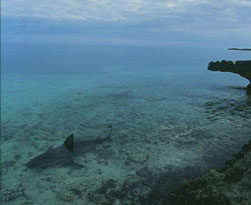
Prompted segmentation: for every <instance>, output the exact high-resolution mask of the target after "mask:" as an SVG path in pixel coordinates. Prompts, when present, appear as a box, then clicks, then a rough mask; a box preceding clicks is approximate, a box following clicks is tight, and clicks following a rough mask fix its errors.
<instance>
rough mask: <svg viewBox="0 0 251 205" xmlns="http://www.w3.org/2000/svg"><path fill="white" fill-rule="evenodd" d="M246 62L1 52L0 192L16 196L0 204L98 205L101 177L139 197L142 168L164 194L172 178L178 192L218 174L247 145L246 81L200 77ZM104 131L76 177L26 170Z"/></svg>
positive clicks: (80, 49) (71, 50)
mask: <svg viewBox="0 0 251 205" xmlns="http://www.w3.org/2000/svg"><path fill="white" fill-rule="evenodd" d="M249 58H250V56H249V55H248V54H246V53H241V52H234V51H226V50H222V49H214V50H213V49H206V48H205V49H201V48H198V49H197V48H182V47H169V48H164V47H161V48H159V47H125V46H124V47H118V46H110V47H109V46H84V45H40V44H39V43H38V44H37V45H22V44H18V45H14V44H12V45H3V46H2V102H1V103H2V143H1V149H2V163H3V166H2V170H3V171H2V174H3V175H2V176H3V183H2V186H3V190H5V191H6V190H7V192H6V193H7V194H6V195H8V193H9V192H8V190H12V191H13V192H15V193H16V195H17V197H16V198H15V197H14V198H13V199H10V200H9V199H5V202H6V203H8V204H21V203H25V202H26V203H28V202H29V203H34V204H43V202H44V200H45V199H46V200H48V204H67V203H68V202H67V199H68V200H69V201H70V202H71V203H74V204H82V203H83V201H84V202H85V203H89V204H98V203H100V202H101V201H102V200H104V201H105V199H100V195H102V194H100V193H96V192H95V189H97V188H98V187H100V184H102V182H105V181H109V180H110V179H113V180H114V181H115V182H116V184H117V185H116V186H117V188H116V189H119V188H118V187H119V185H121V184H123V183H125V182H126V183H129V182H130V183H131V181H134V182H135V181H136V182H137V183H136V184H137V186H141V187H140V189H143V188H144V186H146V185H143V183H142V184H141V182H142V180H143V179H142V176H140V175H139V174H137V173H138V171H139V170H142V169H143V168H144V169H148V170H150V172H151V173H154V176H156V177H158V175H161V173H163V172H168V173H169V172H170V173H169V176H170V179H168V180H169V181H168V180H167V184H168V183H170V184H169V185H168V186H167V187H168V188H170V189H172V187H175V186H174V185H173V184H175V182H174V181H172V180H171V178H172V173H179V172H180V173H185V174H183V175H184V176H185V177H184V176H183V175H182V177H180V178H179V177H178V179H176V178H175V180H177V184H182V183H184V182H185V181H186V180H187V179H188V178H189V177H190V176H191V175H193V174H191V171H189V172H188V171H187V172H186V171H184V170H187V169H189V170H193V171H192V173H194V175H196V174H200V173H201V172H203V171H206V170H207V169H209V168H217V167H220V166H222V165H223V164H224V162H225V161H226V160H227V159H229V158H230V157H231V155H232V154H233V153H234V152H236V151H237V150H238V149H239V148H240V147H241V146H242V145H243V144H245V143H246V142H247V141H248V140H249V139H250V136H251V135H250V134H251V127H250V123H251V118H250V116H251V99H250V96H248V95H247V94H246V92H245V90H242V89H238V88H239V87H244V86H246V85H247V83H248V81H247V80H245V79H243V78H241V77H239V76H237V75H233V74H229V73H217V72H209V71H207V64H208V62H209V61H211V60H222V59H226V60H238V59H249ZM106 124H112V125H113V127H114V130H113V140H112V142H111V144H108V145H107V146H108V148H107V147H103V148H101V149H99V151H98V152H97V153H96V152H94V153H90V154H87V155H85V156H80V157H79V158H77V159H76V160H77V161H78V162H79V163H81V164H85V168H84V169H83V170H84V171H83V170H74V171H71V169H69V168H67V167H66V168H65V167H59V168H58V167H53V168H51V169H47V170H43V171H40V172H36V171H33V170H30V169H27V168H26V163H27V162H28V161H29V160H30V159H31V158H33V157H35V156H37V155H39V154H41V153H43V152H44V151H46V150H47V149H48V148H49V147H50V146H56V145H60V144H61V143H62V142H63V141H64V139H65V137H66V136H67V135H69V134H70V133H74V134H75V136H76V139H77V140H85V139H87V138H88V139H90V138H92V139H95V138H96V137H103V136H104V135H105V132H106V131H105V130H104V127H105V125H106ZM104 156H106V157H104ZM100 160H101V162H100ZM102 160H103V161H102ZM69 170H70V171H69ZM97 170H99V171H97ZM148 177H149V176H148ZM151 177H152V176H151ZM143 178H144V177H143ZM144 179H145V180H146V179H147V176H145V178H144ZM87 181H88V183H87ZM81 182H83V183H87V184H88V185H86V187H84V188H83V183H81ZM72 187H73V188H72ZM134 188H135V189H138V188H139V187H134ZM146 188H148V189H151V187H150V186H146ZM72 189H74V190H75V189H78V190H79V192H78V193H79V195H81V197H78V196H75V195H74V193H73V191H71V190H72ZM20 190H23V191H20ZM121 190H122V188H121ZM62 192H64V193H68V195H69V196H68V195H67V194H66V196H65V195H64V194H62ZM18 193H19V194H18ZM24 193H25V194H24ZM60 193H61V194H60ZM95 193H96V194H95ZM142 193H143V191H142ZM146 193H147V192H146ZM88 194H89V195H91V196H95V197H96V198H95V197H94V198H93V197H90V196H89V195H88ZM67 197H68V198H67ZM106 200H107V199H106ZM117 200H118V201H120V202H118V203H125V201H127V203H129V202H128V201H130V197H129V198H128V197H124V198H123V197H122V198H121V199H117ZM156 203H157V202H156Z"/></svg>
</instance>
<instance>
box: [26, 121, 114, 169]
mask: <svg viewBox="0 0 251 205" xmlns="http://www.w3.org/2000/svg"><path fill="white" fill-rule="evenodd" d="M107 128H109V133H108V134H107V136H106V137H105V138H97V139H95V140H86V141H80V142H78V143H74V135H73V134H70V135H69V136H68V137H67V138H66V139H65V141H64V143H63V144H62V145H60V146H58V147H50V148H48V150H47V151H45V152H44V153H42V154H40V155H38V156H36V157H34V158H32V159H31V160H30V161H29V162H28V163H27V167H28V168H30V169H47V168H51V167H71V168H73V169H76V168H82V167H84V166H83V165H81V164H78V163H76V162H74V158H75V157H76V156H79V155H83V154H86V153H88V152H92V151H95V150H96V146H97V145H99V144H103V143H104V142H109V141H111V135H112V125H108V126H107Z"/></svg>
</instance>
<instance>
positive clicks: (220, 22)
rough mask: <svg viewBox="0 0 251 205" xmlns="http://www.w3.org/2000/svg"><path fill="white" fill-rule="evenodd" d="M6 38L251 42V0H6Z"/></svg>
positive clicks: (217, 43) (190, 43) (3, 7)
mask: <svg viewBox="0 0 251 205" xmlns="http://www.w3.org/2000/svg"><path fill="white" fill-rule="evenodd" d="M1 17H2V42H3V43H54V44H55V43H59V44H62V43H65V44H81V43H82V44H108V45H109V44H111V45H157V46H176V45H180V46H188V47H189V46H191V47H251V0H221V1H219V0H1Z"/></svg>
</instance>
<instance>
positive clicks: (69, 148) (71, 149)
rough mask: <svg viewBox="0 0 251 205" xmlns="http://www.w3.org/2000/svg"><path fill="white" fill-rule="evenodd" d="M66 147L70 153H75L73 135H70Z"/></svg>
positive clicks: (65, 143)
mask: <svg viewBox="0 0 251 205" xmlns="http://www.w3.org/2000/svg"><path fill="white" fill-rule="evenodd" d="M64 147H65V148H66V149H68V150H69V151H70V152H73V151H74V143H73V134H71V135H69V136H68V137H67V138H66V140H65V141H64Z"/></svg>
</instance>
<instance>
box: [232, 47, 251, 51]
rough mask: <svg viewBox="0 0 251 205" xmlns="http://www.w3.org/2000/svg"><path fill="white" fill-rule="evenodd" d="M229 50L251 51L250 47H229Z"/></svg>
mask: <svg viewBox="0 0 251 205" xmlns="http://www.w3.org/2000/svg"><path fill="white" fill-rule="evenodd" d="M228 50H232V51H251V49H250V48H229V49H228Z"/></svg>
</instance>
